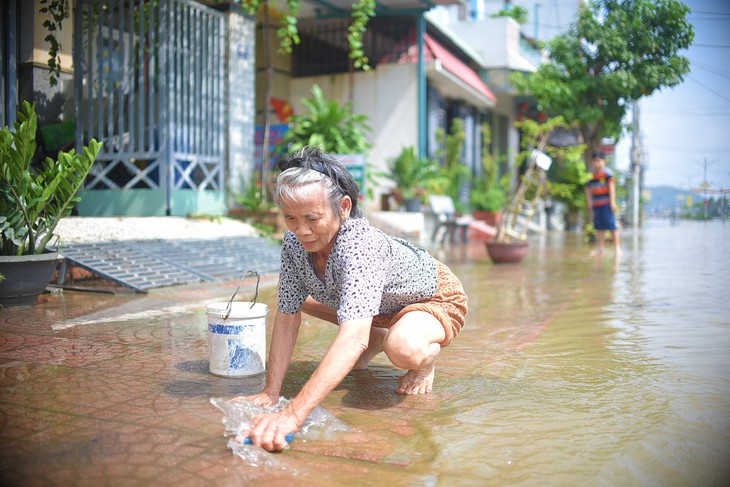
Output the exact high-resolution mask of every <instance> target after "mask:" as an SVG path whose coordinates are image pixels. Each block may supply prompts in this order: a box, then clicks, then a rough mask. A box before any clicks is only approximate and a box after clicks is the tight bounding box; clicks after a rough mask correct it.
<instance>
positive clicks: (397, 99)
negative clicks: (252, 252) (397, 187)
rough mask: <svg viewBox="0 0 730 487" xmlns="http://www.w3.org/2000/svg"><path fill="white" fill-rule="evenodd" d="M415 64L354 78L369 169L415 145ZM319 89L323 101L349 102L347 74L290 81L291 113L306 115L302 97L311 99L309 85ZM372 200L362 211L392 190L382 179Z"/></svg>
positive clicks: (354, 105) (355, 104) (386, 67)
mask: <svg viewBox="0 0 730 487" xmlns="http://www.w3.org/2000/svg"><path fill="white" fill-rule="evenodd" d="M416 79H417V78H416V65H415V64H382V65H380V66H378V68H377V69H376V70H373V71H371V72H367V73H365V72H358V73H355V75H354V82H353V86H354V87H353V97H352V109H353V111H354V112H355V113H358V114H362V115H366V116H367V117H368V123H369V125H370V127H371V129H372V131H371V133H370V137H369V140H370V142H371V143H372V144H373V147H372V148H371V149H370V153H369V154H367V164H368V166H369V167H370V168H372V169H378V170H385V168H386V164H387V161H388V160H389V159H392V158H394V157H396V156H397V155H398V154H399V153H400V151H401V149H402V148H403V147H406V146H414V147H417V146H418V103H417V92H418V85H417V82H416ZM314 84H317V85H319V86H320V88H322V92H323V94H324V96H325V98H326V99H329V100H337V101H339V102H340V103H346V102H348V101H349V100H350V80H349V75H348V74H342V75H327V76H313V77H306V78H292V79H291V81H290V85H289V90H290V91H289V99H290V100H291V102H292V106H293V107H294V112H295V113H307V109H306V108H305V107H304V106H303V105H302V104H301V101H300V100H301V99H302V98H310V97H311V96H312V94H311V89H312V85H314ZM368 185H369V187H370V188H372V189H373V192H374V193H375V194H374V197H373V198H372V199H371V200H369V201H367V202H366V205H365V208H366V209H367V210H373V209H377V208H379V207H380V195H381V194H383V193H387V192H389V191H390V189H391V188H392V187H393V186H392V184H391V183H390V182H389V181H385V180H382V181H381V182H380V184H378V185H374V184H372V183H371V182H370V181H368Z"/></svg>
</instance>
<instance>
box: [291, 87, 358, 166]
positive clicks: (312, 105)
mask: <svg viewBox="0 0 730 487" xmlns="http://www.w3.org/2000/svg"><path fill="white" fill-rule="evenodd" d="M301 102H302V104H303V105H304V106H305V107H307V108H308V109H309V113H308V114H306V115H305V114H302V115H293V116H291V117H290V118H289V130H288V131H287V132H286V134H285V135H284V140H283V142H282V144H284V145H285V146H286V147H285V151H296V150H299V149H301V148H302V147H304V146H312V147H315V146H316V147H319V148H320V149H322V150H323V151H325V152H329V153H330V154H364V153H366V152H367V151H368V149H370V145H371V144H370V143H369V142H368V140H367V133H368V132H370V126H369V125H368V123H367V116H365V115H360V114H356V113H352V109H351V107H350V104H349V103H345V104H344V105H340V104H339V103H338V102H337V101H327V100H325V99H324V95H323V94H322V89H321V88H320V87H319V86H318V85H313V86H312V98H303V99H302V100H301Z"/></svg>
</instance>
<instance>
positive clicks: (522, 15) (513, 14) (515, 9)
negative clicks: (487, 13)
mask: <svg viewBox="0 0 730 487" xmlns="http://www.w3.org/2000/svg"><path fill="white" fill-rule="evenodd" d="M492 17H495V18H496V17H510V18H512V19H513V20H514V21H515V22H517V23H518V24H520V25H522V24H524V23H525V22H527V9H526V8H525V7H521V6H519V5H513V6H512V7H510V8H509V9H504V10H500V11H499V12H496V13H494V14H492Z"/></svg>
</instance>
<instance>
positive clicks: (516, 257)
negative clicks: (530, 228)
mask: <svg viewBox="0 0 730 487" xmlns="http://www.w3.org/2000/svg"><path fill="white" fill-rule="evenodd" d="M485 245H486V246H487V253H489V257H491V259H492V262H494V263H495V264H502V263H516V262H520V261H522V259H523V258H524V257H525V256H526V255H527V251H528V250H529V244H528V243H527V241H519V242H497V241H494V240H490V241H489V242H485Z"/></svg>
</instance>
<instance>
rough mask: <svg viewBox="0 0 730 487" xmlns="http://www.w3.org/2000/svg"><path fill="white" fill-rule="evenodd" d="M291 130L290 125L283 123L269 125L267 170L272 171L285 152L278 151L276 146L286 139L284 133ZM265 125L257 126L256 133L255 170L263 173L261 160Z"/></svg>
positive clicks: (257, 172)
mask: <svg viewBox="0 0 730 487" xmlns="http://www.w3.org/2000/svg"><path fill="white" fill-rule="evenodd" d="M287 130H289V125H288V124H285V123H282V124H276V125H270V126H269V162H270V164H269V167H268V168H267V172H271V171H272V170H273V169H274V168H275V167H276V163H277V162H278V161H279V158H280V157H281V156H282V155H283V154H279V153H277V152H276V146H277V145H279V143H280V142H282V141H283V140H284V135H285V134H286V132H287ZM263 149H264V127H263V126H262V125H257V126H256V135H255V136H254V172H255V173H256V174H261V160H262V158H263V153H264V150H263Z"/></svg>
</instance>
